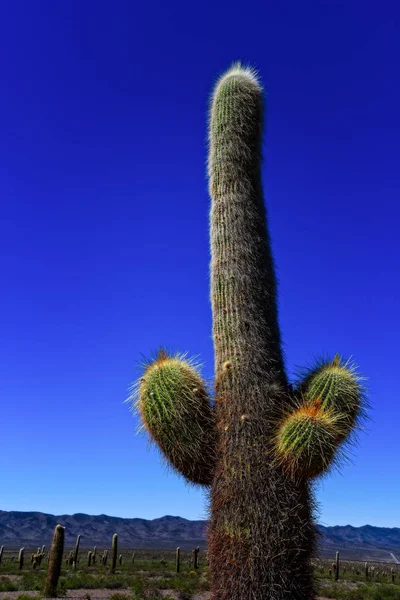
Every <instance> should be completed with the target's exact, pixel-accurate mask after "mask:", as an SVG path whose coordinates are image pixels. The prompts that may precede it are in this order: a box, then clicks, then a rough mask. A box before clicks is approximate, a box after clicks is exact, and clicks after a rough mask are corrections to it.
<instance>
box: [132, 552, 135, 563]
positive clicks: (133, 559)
mask: <svg viewBox="0 0 400 600" xmlns="http://www.w3.org/2000/svg"><path fill="white" fill-rule="evenodd" d="M132 564H133V565H134V564H135V553H134V552H132Z"/></svg>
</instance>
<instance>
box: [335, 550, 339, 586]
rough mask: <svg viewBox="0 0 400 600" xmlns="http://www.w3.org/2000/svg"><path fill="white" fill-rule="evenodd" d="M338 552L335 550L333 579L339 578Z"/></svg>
mask: <svg viewBox="0 0 400 600" xmlns="http://www.w3.org/2000/svg"><path fill="white" fill-rule="evenodd" d="M339 566H340V563H339V552H336V562H335V581H338V579H339Z"/></svg>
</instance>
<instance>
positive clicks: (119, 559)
mask: <svg viewBox="0 0 400 600" xmlns="http://www.w3.org/2000/svg"><path fill="white" fill-rule="evenodd" d="M118 562H119V564H120V565H122V554H120V555H119V558H118Z"/></svg>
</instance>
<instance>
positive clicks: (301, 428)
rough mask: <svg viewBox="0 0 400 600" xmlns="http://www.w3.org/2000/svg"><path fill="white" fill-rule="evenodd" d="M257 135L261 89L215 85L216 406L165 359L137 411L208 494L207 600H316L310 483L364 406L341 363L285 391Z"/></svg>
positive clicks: (152, 371)
mask: <svg viewBox="0 0 400 600" xmlns="http://www.w3.org/2000/svg"><path fill="white" fill-rule="evenodd" d="M262 123H263V100H262V89H261V86H260V83H259V81H258V78H257V76H256V74H255V73H254V72H253V71H252V70H251V69H248V68H243V67H242V66H241V65H240V64H238V65H234V66H233V67H232V68H231V69H230V70H229V71H228V72H227V73H225V74H224V75H223V76H222V77H221V78H220V79H219V81H218V82H217V84H216V87H215V90H214V93H213V96H212V99H211V111H210V125H209V159H208V173H209V180H210V181H209V190H210V195H211V199H212V203H211V211H210V238H211V303H212V313H213V341H214V359H215V383H214V390H215V402H214V405H213V406H212V405H211V403H210V402H209V399H208V396H207V388H206V384H205V383H204V382H203V381H202V379H201V377H200V375H199V373H198V370H197V366H195V365H193V364H190V363H189V362H188V361H187V360H186V358H184V355H179V354H177V355H169V354H168V353H166V352H165V351H164V350H161V351H160V352H159V353H158V355H157V356H156V357H155V359H154V360H151V361H148V362H147V363H145V364H144V371H143V373H142V377H141V378H140V379H139V381H138V382H137V384H136V386H135V387H134V388H133V394H132V396H131V399H132V400H133V401H134V406H135V407H136V408H138V409H139V412H140V415H141V418H142V422H143V427H145V428H146V430H147V432H148V433H149V435H150V437H151V439H152V440H153V441H155V442H156V443H157V444H158V445H159V448H160V449H161V451H162V452H163V453H164V455H165V457H166V458H167V459H168V460H169V462H170V464H171V465H172V466H173V467H174V468H175V469H176V470H178V471H179V472H180V473H181V474H182V475H183V476H184V477H185V478H186V479H187V480H189V481H190V482H194V483H199V484H202V485H207V486H209V490H210V502H209V506H210V512H211V514H210V519H209V523H208V557H209V574H210V583H211V590H212V597H213V600H247V599H248V600H250V599H251V600H288V599H290V600H312V599H313V598H314V597H315V591H314V583H313V577H312V566H311V556H312V553H313V551H314V548H315V541H316V527H315V523H314V519H313V511H312V509H313V504H314V501H313V495H312V479H314V478H315V477H317V476H320V475H323V474H324V473H326V472H327V471H328V469H329V468H330V467H331V466H332V465H334V464H335V461H337V456H338V453H337V451H338V449H339V447H340V446H341V445H342V443H343V442H345V441H346V440H348V436H349V435H350V434H351V432H352V431H353V428H354V427H355V425H356V424H357V422H358V420H359V417H360V415H362V407H363V402H362V401H363V398H364V396H363V389H362V387H361V385H360V380H359V377H358V375H357V373H356V371H355V369H354V367H353V365H351V364H350V363H348V362H345V361H343V360H342V359H341V357H340V356H339V355H336V356H335V357H334V358H333V359H332V360H322V361H320V362H319V363H318V364H317V365H316V366H313V367H312V368H310V369H309V370H307V371H306V372H305V373H304V374H303V375H302V376H301V378H299V380H298V381H297V382H296V384H295V386H292V385H291V384H290V383H289V382H288V380H287V376H286V371H285V365H284V360H283V353H282V348H281V335H280V330H279V323H278V311H277V301H276V280H275V273H274V261H273V256H272V251H271V247H270V239H269V232H268V227H267V220H266V210H265V205H264V199H263V192H262V182H261V154H262V153H261V145H262ZM205 457H206V460H205Z"/></svg>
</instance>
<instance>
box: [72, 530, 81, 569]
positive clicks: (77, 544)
mask: <svg viewBox="0 0 400 600" xmlns="http://www.w3.org/2000/svg"><path fill="white" fill-rule="evenodd" d="M80 541H81V536H80V535H78V537H77V538H76V544H75V551H74V558H73V562H75V564H77V563H78V554H79V544H80Z"/></svg>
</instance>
